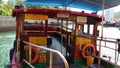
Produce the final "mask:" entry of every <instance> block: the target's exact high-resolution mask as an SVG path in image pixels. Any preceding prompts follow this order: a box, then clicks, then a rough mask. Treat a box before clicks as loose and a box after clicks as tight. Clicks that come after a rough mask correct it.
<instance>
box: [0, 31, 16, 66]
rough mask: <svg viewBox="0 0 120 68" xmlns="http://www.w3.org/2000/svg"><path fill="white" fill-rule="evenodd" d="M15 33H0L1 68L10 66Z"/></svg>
mask: <svg viewBox="0 0 120 68" xmlns="http://www.w3.org/2000/svg"><path fill="white" fill-rule="evenodd" d="M14 39H15V31H9V32H2V33H0V68H4V67H5V65H7V64H9V62H10V60H9V51H10V49H11V48H12V47H13V42H14Z"/></svg>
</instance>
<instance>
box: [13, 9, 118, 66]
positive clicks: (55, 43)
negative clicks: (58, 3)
mask: <svg viewBox="0 0 120 68" xmlns="http://www.w3.org/2000/svg"><path fill="white" fill-rule="evenodd" d="M12 16H13V17H16V40H15V42H14V48H13V50H12V51H13V52H12V51H11V54H12V55H11V63H12V66H11V67H12V68H27V67H32V68H48V67H49V68H89V67H90V68H117V67H118V66H116V63H114V64H113V63H110V59H109V60H104V59H102V58H101V56H100V52H99V51H98V50H99V49H97V40H99V41H103V38H102V39H99V38H98V35H99V31H98V26H99V24H100V23H101V22H102V20H103V17H102V16H99V15H97V14H92V13H85V12H75V11H68V10H52V9H24V8H19V9H14V10H13V11H12ZM115 51H116V50H115Z"/></svg>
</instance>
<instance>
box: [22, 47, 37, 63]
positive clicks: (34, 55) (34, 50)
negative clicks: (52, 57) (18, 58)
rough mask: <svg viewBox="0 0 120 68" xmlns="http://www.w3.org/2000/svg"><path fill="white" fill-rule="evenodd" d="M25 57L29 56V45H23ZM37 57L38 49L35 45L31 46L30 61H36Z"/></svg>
mask: <svg viewBox="0 0 120 68" xmlns="http://www.w3.org/2000/svg"><path fill="white" fill-rule="evenodd" d="M24 52H25V58H27V59H28V58H29V57H28V56H29V46H24ZM38 59H39V51H38V49H37V48H36V47H33V46H32V47H31V63H32V64H33V63H36V62H37V61H38Z"/></svg>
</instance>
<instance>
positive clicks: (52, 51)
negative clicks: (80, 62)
mask: <svg viewBox="0 0 120 68" xmlns="http://www.w3.org/2000/svg"><path fill="white" fill-rule="evenodd" d="M23 42H24V43H25V44H28V45H29V46H34V47H37V48H41V49H44V50H47V51H49V52H50V62H49V64H50V66H49V68H52V59H53V53H56V54H58V55H59V56H60V57H61V59H62V60H63V62H64V65H65V68H69V65H68V62H67V60H66V59H65V57H64V56H63V55H62V54H61V53H60V52H59V51H57V50H54V49H51V48H47V47H43V46H39V45H36V44H32V43H29V42H26V41H23ZM24 61H25V62H26V63H27V64H28V65H29V66H30V67H32V68H34V67H33V66H32V65H31V64H30V62H27V61H26V60H25V59H24Z"/></svg>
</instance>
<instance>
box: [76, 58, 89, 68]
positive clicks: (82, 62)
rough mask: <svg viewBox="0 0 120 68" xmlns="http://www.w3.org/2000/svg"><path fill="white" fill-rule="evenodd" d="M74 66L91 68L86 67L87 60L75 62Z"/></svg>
mask: <svg viewBox="0 0 120 68" xmlns="http://www.w3.org/2000/svg"><path fill="white" fill-rule="evenodd" d="M74 64H75V65H77V66H79V67H80V68H89V67H87V66H86V61H85V60H74Z"/></svg>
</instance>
